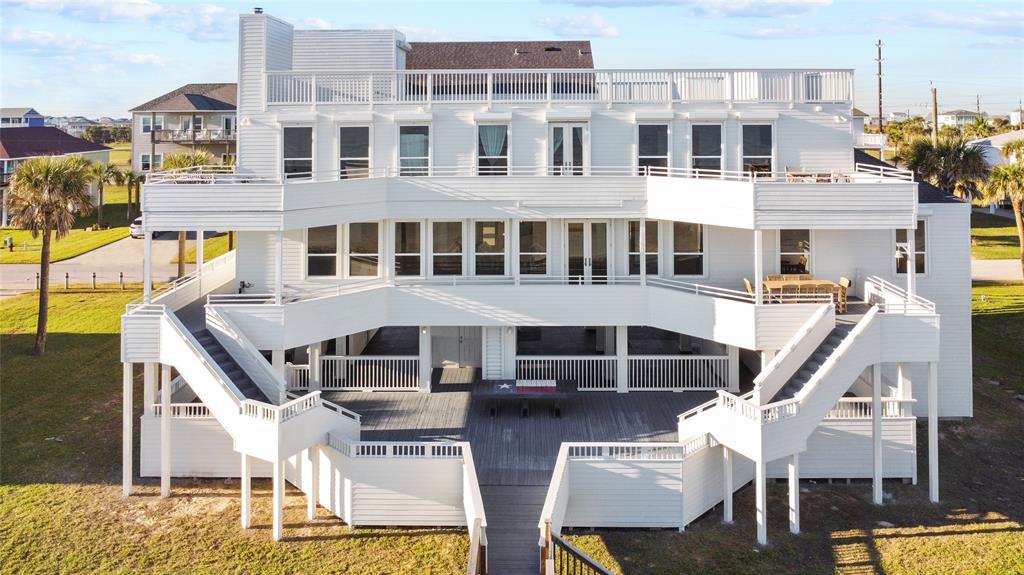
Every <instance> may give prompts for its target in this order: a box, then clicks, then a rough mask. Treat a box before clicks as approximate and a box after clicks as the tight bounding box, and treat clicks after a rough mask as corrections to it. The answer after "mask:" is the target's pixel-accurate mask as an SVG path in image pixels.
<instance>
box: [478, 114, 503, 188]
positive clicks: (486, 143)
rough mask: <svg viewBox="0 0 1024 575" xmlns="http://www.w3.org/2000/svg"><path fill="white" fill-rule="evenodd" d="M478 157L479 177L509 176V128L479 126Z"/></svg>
mask: <svg viewBox="0 0 1024 575" xmlns="http://www.w3.org/2000/svg"><path fill="white" fill-rule="evenodd" d="M476 155H477V173H478V174H479V175H481V176H506V175H508V126H503V125H502V126H496V125H483V126H478V127H477V147H476Z"/></svg>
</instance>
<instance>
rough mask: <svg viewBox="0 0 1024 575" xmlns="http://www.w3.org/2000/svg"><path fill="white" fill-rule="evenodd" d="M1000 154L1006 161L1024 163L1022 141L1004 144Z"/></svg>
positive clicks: (1023, 140)
mask: <svg viewBox="0 0 1024 575" xmlns="http://www.w3.org/2000/svg"><path fill="white" fill-rule="evenodd" d="M1002 154H1003V157H1004V158H1006V159H1007V160H1010V161H1013V162H1017V163H1024V139H1020V140H1011V141H1009V142H1006V144H1005V145H1003V151H1002Z"/></svg>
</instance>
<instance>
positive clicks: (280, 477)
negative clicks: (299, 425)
mask: <svg viewBox="0 0 1024 575" xmlns="http://www.w3.org/2000/svg"><path fill="white" fill-rule="evenodd" d="M273 507H274V511H273V527H272V528H271V533H272V536H273V538H274V541H280V540H281V534H282V533H281V532H282V531H283V528H284V460H283V459H279V460H277V461H274V496H273Z"/></svg>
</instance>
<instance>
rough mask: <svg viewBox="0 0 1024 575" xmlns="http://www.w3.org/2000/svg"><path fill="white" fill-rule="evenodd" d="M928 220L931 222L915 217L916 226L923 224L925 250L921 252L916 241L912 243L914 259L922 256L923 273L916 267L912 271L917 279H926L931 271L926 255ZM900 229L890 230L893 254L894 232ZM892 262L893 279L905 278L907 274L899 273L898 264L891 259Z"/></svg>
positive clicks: (894, 248)
mask: <svg viewBox="0 0 1024 575" xmlns="http://www.w3.org/2000/svg"><path fill="white" fill-rule="evenodd" d="M929 220H931V218H928V217H924V216H920V215H919V216H918V217H917V222H918V225H921V224H924V243H925V249H924V250H921V249H920V248H919V247H918V244H917V240H915V241H914V257H915V258H916V257H917V256H918V255H922V256H924V271H923V272H922V271H919V270H917V269H916V267H915V269H914V271H915V273H914V276H915V277H919V278H920V277H924V278H926V277H928V273H929V271H930V270H931V269H932V265H931V264H932V262H931V260H930V259H929V258H928V253H929V250H928V238H929V237H930V234H929V230H928V228H929V226H930V225H931V224H930V222H929ZM900 229H904V228H894V229H893V230H892V248H893V253H895V252H896V243H897V240H896V232H898V231H899V230H900ZM892 260H893V261H892V275H893V277H906V275H907V272H901V271H899V262H897V261H896V258H893V259H892Z"/></svg>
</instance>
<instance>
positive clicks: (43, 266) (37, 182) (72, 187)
mask: <svg viewBox="0 0 1024 575" xmlns="http://www.w3.org/2000/svg"><path fill="white" fill-rule="evenodd" d="M90 171H91V168H90V162H89V161H88V160H86V159H84V158H82V157H81V156H63V157H59V158H45V157H38V158H32V159H30V160H26V161H24V162H22V163H21V164H19V165H18V168H17V169H16V170H15V171H14V176H13V177H12V178H11V183H10V187H9V190H8V191H7V202H8V203H7V206H8V210H9V212H10V214H11V224H12V225H13V226H15V227H18V228H21V229H25V230H29V231H30V232H31V233H32V237H33V238H37V237H39V235H40V234H42V236H43V246H42V252H41V254H40V257H39V281H40V284H39V316H38V319H37V322H36V343H35V347H34V349H33V351H32V353H33V354H34V355H42V354H43V352H44V351H45V350H46V321H47V318H48V306H49V301H50V297H49V296H50V242H51V240H52V239H54V237H55V239H58V240H59V239H61V238H63V237H64V236H66V235H68V234H69V233H70V232H71V228H72V226H74V224H75V216H76V215H78V214H87V213H89V211H90V210H92V202H91V201H90V198H89V181H90V178H91V176H90Z"/></svg>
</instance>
